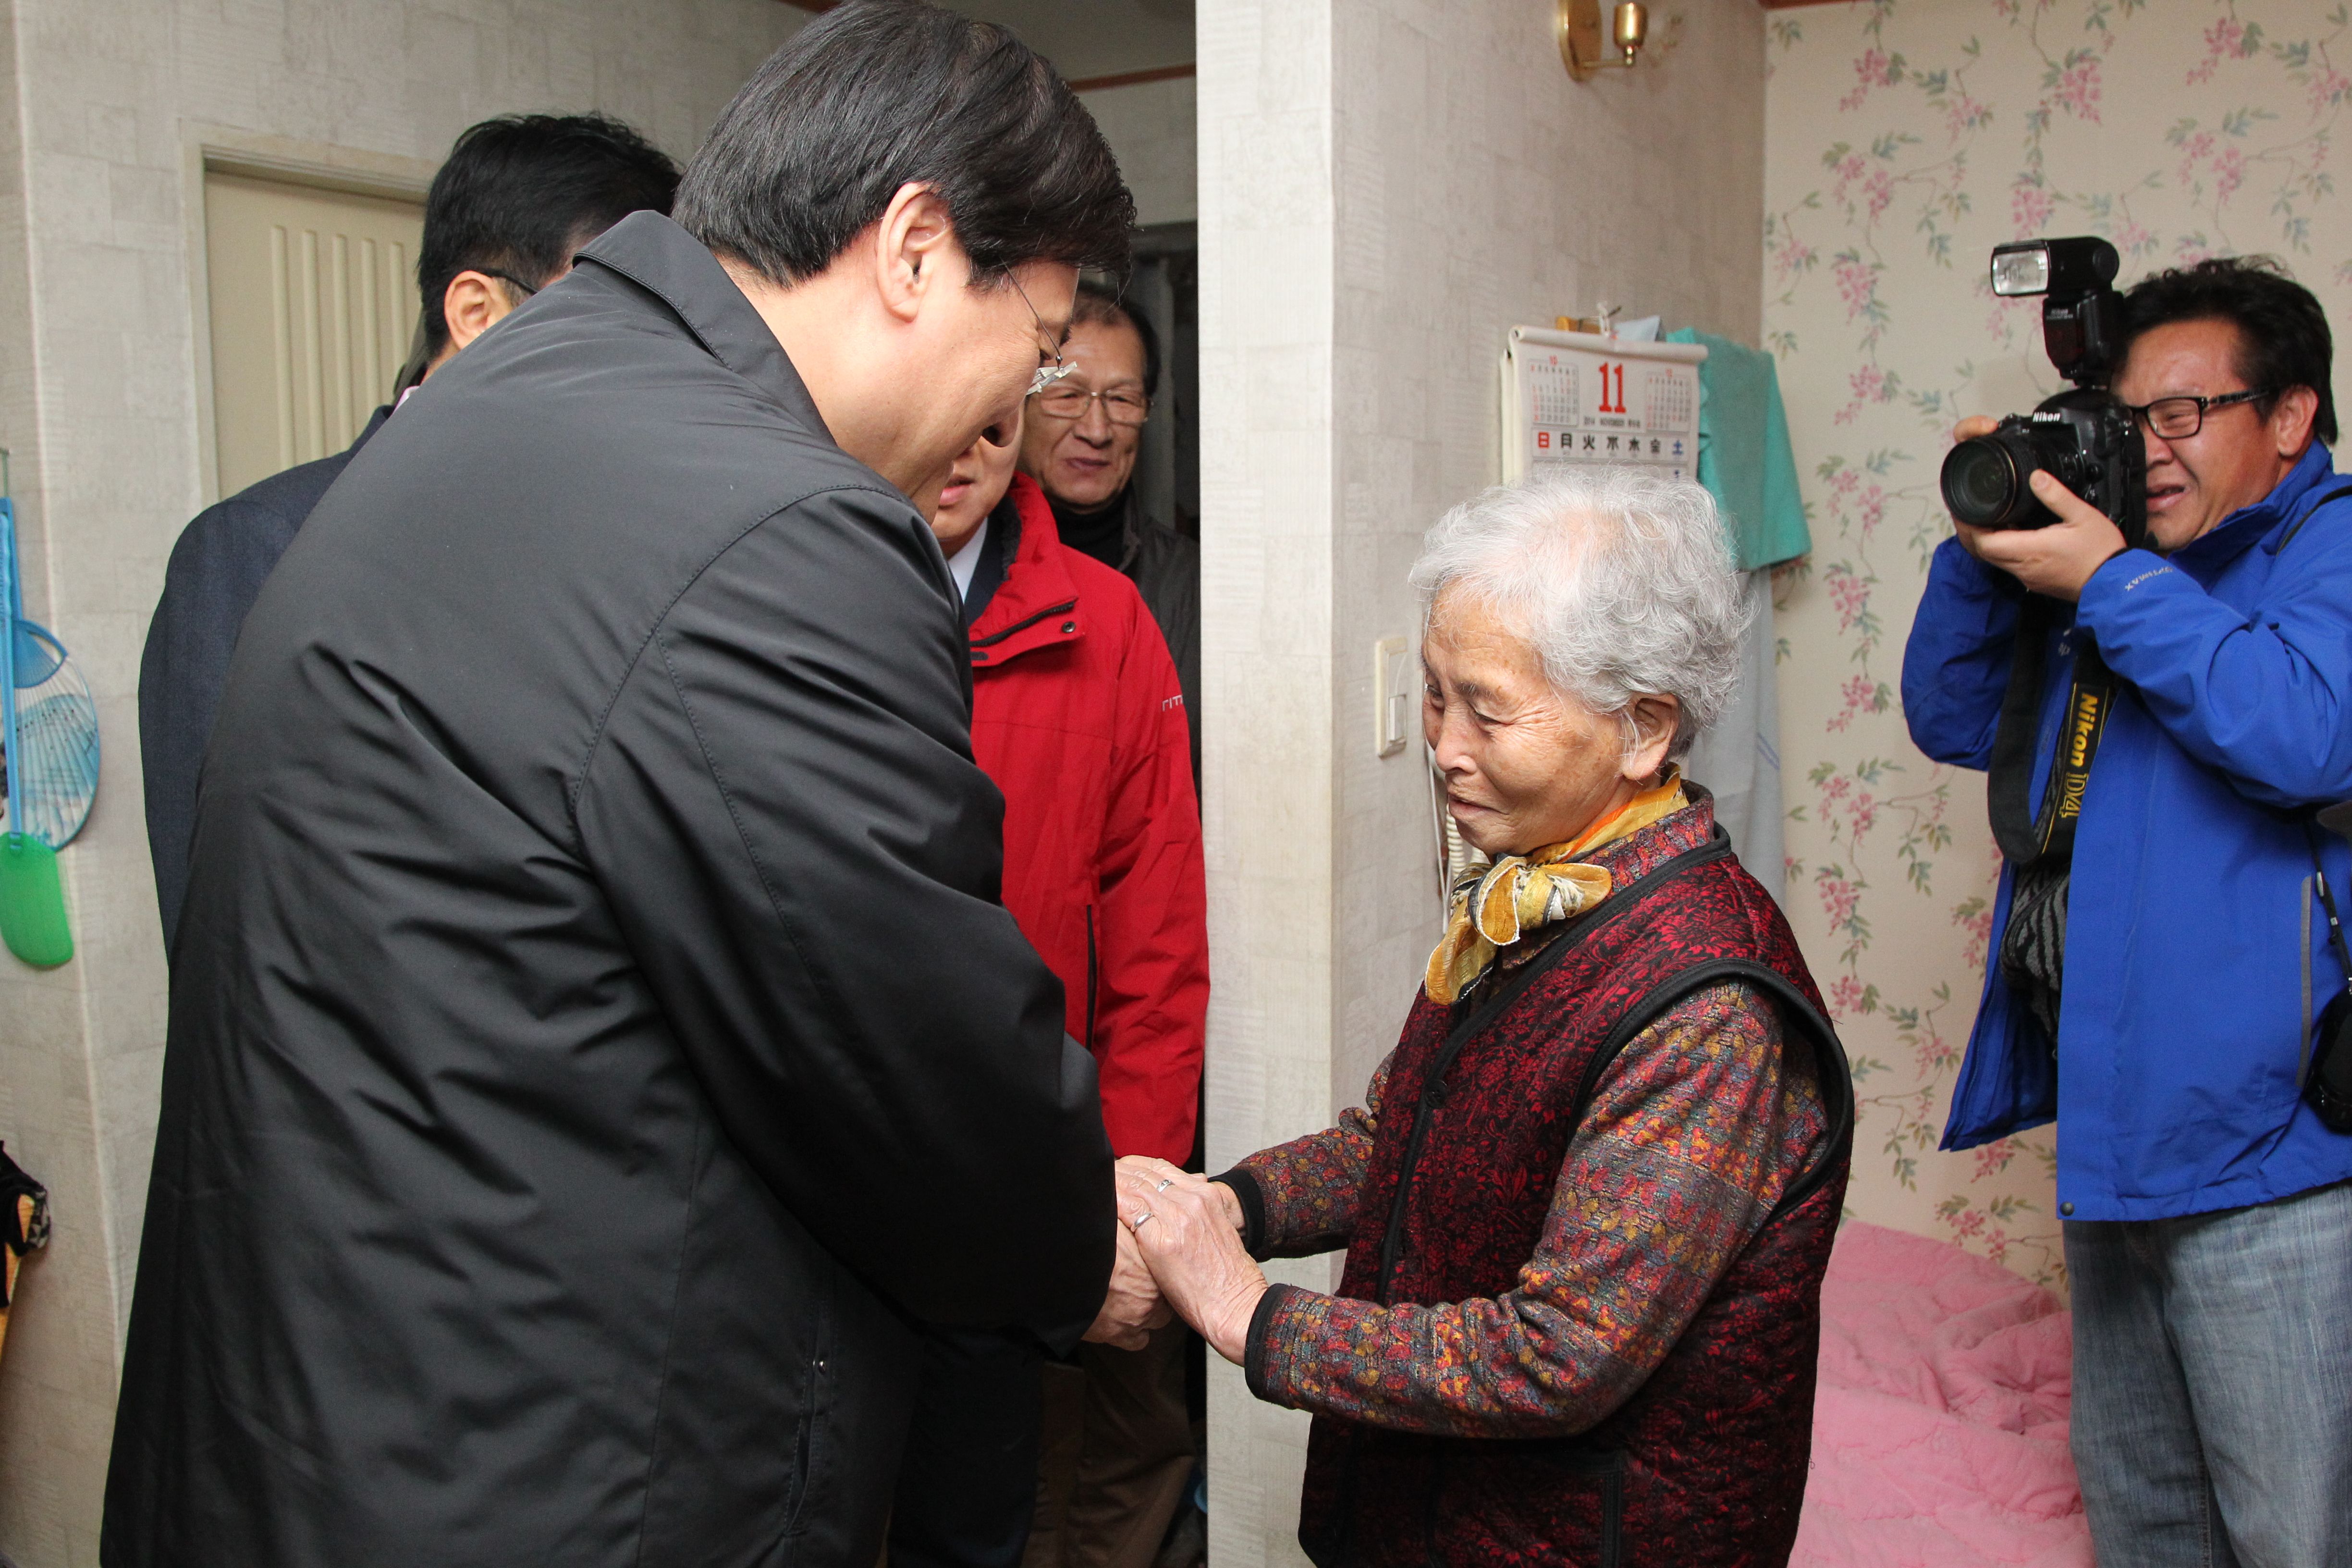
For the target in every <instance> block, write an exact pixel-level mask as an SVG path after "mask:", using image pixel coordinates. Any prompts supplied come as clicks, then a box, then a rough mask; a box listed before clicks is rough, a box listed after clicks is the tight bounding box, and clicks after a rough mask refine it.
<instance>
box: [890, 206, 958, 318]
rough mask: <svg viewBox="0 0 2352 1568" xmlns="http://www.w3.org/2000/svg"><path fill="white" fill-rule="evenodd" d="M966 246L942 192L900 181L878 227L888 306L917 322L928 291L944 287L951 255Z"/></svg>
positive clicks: (898, 316) (898, 313)
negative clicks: (959, 238)
mask: <svg viewBox="0 0 2352 1568" xmlns="http://www.w3.org/2000/svg"><path fill="white" fill-rule="evenodd" d="M961 248H962V247H961V246H959V245H958V244H957V243H956V237H955V226H954V225H952V224H951V223H950V222H949V221H948V205H947V203H945V202H943V201H941V200H940V197H939V194H938V193H937V192H935V191H933V190H932V189H931V187H930V186H929V185H925V184H915V183H914V182H911V181H910V182H908V184H903V185H900V186H899V187H898V195H894V196H892V197H891V198H890V205H888V206H887V207H884V208H883V209H882V216H881V217H880V218H879V219H878V220H877V222H876V223H875V226H874V268H875V276H874V283H875V288H876V290H877V292H878V293H879V294H880V295H881V298H882V308H883V309H884V310H887V311H889V312H890V314H891V315H893V316H895V317H897V318H898V320H899V321H913V320H914V319H915V315H916V312H917V311H919V310H921V309H922V304H923V297H924V295H925V294H926V293H928V292H929V291H930V290H932V289H936V288H940V287H943V286H944V284H945V282H946V271H947V268H945V267H944V265H943V264H944V263H945V261H946V259H947V258H948V257H950V256H951V255H957V254H960V253H961Z"/></svg>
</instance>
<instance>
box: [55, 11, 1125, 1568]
mask: <svg viewBox="0 0 2352 1568" xmlns="http://www.w3.org/2000/svg"><path fill="white" fill-rule="evenodd" d="M677 219H678V221H677V222H676V223H673V222H671V221H670V220H669V219H668V218H665V217H661V216H656V215H653V214H649V213H640V214H637V215H635V216H632V217H629V218H626V219H625V220H623V222H622V223H621V224H620V225H618V226H616V227H614V229H613V230H612V231H611V232H610V233H608V234H606V235H605V236H604V237H603V238H601V239H599V240H598V241H597V242H596V243H595V244H593V245H592V246H591V247H588V249H587V250H586V251H585V252H583V255H582V256H581V258H580V259H579V262H578V264H577V265H576V266H575V268H574V269H573V271H572V275H571V276H570V277H568V278H567V279H564V280H563V281H562V282H560V283H558V284H556V285H554V286H553V287H551V288H550V289H547V290H545V291H544V292H543V293H541V295H539V296H538V297H537V298H536V299H534V300H531V301H530V302H529V303H528V304H526V305H525V306H524V307H523V308H522V309H521V310H518V311H517V312H515V314H514V315H513V316H512V317H511V318H509V320H508V321H506V322H505V323H504V324H503V325H502V326H501V327H500V328H499V331H497V332H496V333H494V334H492V335H491V336H489V337H488V339H486V340H485V341H484V342H481V343H478V344H477V345H476V346H475V347H474V348H473V349H470V350H468V351H467V353H465V354H463V355H461V356H460V357H459V358H458V359H457V360H456V361H454V362H452V363H450V364H449V365H448V366H446V367H445V368H444V369H443V370H442V371H441V372H439V373H438V374H436V375H435V376H434V378H433V379H432V381H431V382H430V383H428V384H426V385H425V387H424V388H423V389H422V390H420V391H419V392H418V393H417V395H415V397H413V398H411V399H410V400H409V403H408V405H407V406H406V407H404V409H403V410H402V411H401V413H400V415H399V416H398V417H397V418H395V419H394V420H392V421H391V422H390V423H389V424H388V425H386V426H385V427H384V428H383V430H381V431H379V432H378V433H377V435H376V437H375V438H374V439H373V440H372V441H370V442H369V443H368V445H367V446H366V447H364V448H363V449H362V451H361V452H360V453H359V454H358V455H357V456H356V457H355V458H352V462H351V465H350V466H349V467H348V468H346V469H345V470H344V473H343V476H342V478H341V479H340V480H339V481H338V482H337V484H336V486H335V488H334V489H333V490H332V491H331V493H330V494H329V495H328V497H327V498H326V500H324V501H323V502H321V503H320V507H319V509H318V510H317V511H316V512H315V513H314V514H313V515H312V517H311V519H310V522H309V523H308V524H307V525H306V526H305V527H304V529H303V530H302V532H301V534H300V535H299V537H298V538H297V539H296V540H295V542H294V544H293V546H292V547H291V548H290V549H289V551H288V552H287V554H286V557H285V559H284V560H283V561H282V562H281V563H279V566H278V571H277V572H276V574H273V575H272V577H271V578H270V580H269V582H268V584H267V585H266V586H265V587H264V588H263V590H262V594H261V596H260V599H259V600H258V602H257V604H256V605H255V606H254V609H253V612H252V614H251V616H249V617H248V618H247V623H246V629H245V633H244V636H243V637H242V638H241V639H240V641H239V643H238V646H237V649H236V658H235V659H234V661H233V663H232V665H231V668H230V672H229V680H228V687H227V690H226V694H225V696H224V697H223V700H222V703H221V710H220V716H219V719H218V721H217V724H218V728H217V732H216V734H215V742H214V745H213V747H212V750H211V753H210V755H209V758H208V762H207V767H206V770H205V781H204V787H203V792H202V795H201V797H200V800H199V803H198V807H197V814H196V829H195V842H194V861H193V868H192V873H191V877H190V881H189V890H188V902H187V906H186V910H185V912H184V919H183V922H182V930H181V931H180V935H179V946H178V952H177V954H176V959H175V962H174V965H173V996H172V1023H171V1035H170V1040H169V1046H168V1048H167V1051H166V1054H165V1062H164V1070H163V1108H162V1116H161V1126H160V1130H159V1133H158V1138H157V1144H156V1151H155V1164H154V1175H153V1181H152V1188H151V1191H150V1194H149V1199H148V1207H147V1222H146V1231H145V1235H144V1237H143V1241H142V1250H141V1258H140V1271H139V1279H138V1287H137V1293H136V1296H135V1298H134V1302H133V1306H132V1312H131V1333H130V1341H129V1344H128V1347H127V1351H126V1354H125V1361H124V1368H123V1388H122V1396H121V1406H120V1409H119V1412H118V1415H117V1421H116V1427H115V1450H114V1460H113V1468H112V1471H111V1473H110V1476H109V1478H108V1490H107V1500H106V1524H105V1537H104V1541H103V1544H102V1548H101V1557H102V1560H103V1561H104V1562H105V1563H108V1564H110V1565H111V1568H145V1565H148V1564H163V1563H171V1564H219V1565H222V1568H228V1565H231V1564H234V1565H236V1568H278V1565H285V1568H293V1565H296V1564H300V1565H304V1568H309V1565H313V1564H321V1563H332V1564H336V1565H337V1568H378V1565H381V1568H393V1565H395V1564H397V1565H400V1568H408V1565H411V1564H415V1563H433V1564H436V1568H440V1565H450V1568H455V1565H481V1568H512V1565H513V1564H518V1563H563V1564H565V1565H566V1568H599V1565H611V1568H622V1565H624V1564H627V1565H635V1564H647V1565H651V1564H688V1563H691V1564H695V1565H697V1568H702V1565H730V1564H741V1565H744V1568H751V1565H753V1564H760V1565H768V1564H785V1563H825V1564H854V1565H856V1568H866V1564H870V1563H872V1562H873V1560H874V1556H875V1553H876V1551H877V1547H878V1545H879V1542H880V1537H881V1526H882V1522H883V1520H882V1516H883V1513H884V1511H885V1510H886V1508H887V1502H888V1499H889V1496H890V1491H891V1485H892V1479H893V1471H894V1468H895V1461H896V1453H897V1447H898V1442H899V1439H900V1435H901V1430H902V1428H903V1425H904V1421H905V1416H906V1410H907V1403H908V1385H909V1384H910V1382H911V1379H912V1375H913V1373H914V1372H915V1369H916V1363H917V1356H916V1354H915V1353H914V1347H915V1344H916V1339H915V1331H914V1328H913V1324H914V1323H915V1322H917V1321H936V1322H946V1323H971V1324H997V1325H1003V1326H1008V1327H1018V1328H1024V1329H1026V1330H1028V1331H1032V1332H1034V1333H1036V1334H1037V1335H1038V1336H1039V1337H1040V1339H1041V1340H1043V1341H1044V1342H1046V1343H1047V1344H1049V1345H1056V1346H1066V1345H1067V1344H1068V1343H1070V1342H1073V1341H1075V1340H1076V1338H1077V1337H1078V1336H1079V1335H1080V1334H1081V1332H1082V1331H1087V1332H1094V1333H1097V1334H1098V1335H1104V1336H1107V1337H1113V1338H1126V1339H1129V1341H1130V1342H1134V1341H1135V1340H1136V1339H1138V1338H1139V1330H1140V1326H1141V1324H1142V1322H1143V1321H1145V1314H1146V1311H1147V1310H1148V1307H1149V1300H1148V1295H1147V1293H1146V1292H1145V1291H1143V1290H1133V1291H1130V1290H1128V1289H1124V1288H1122V1289H1118V1290H1115V1291H1114V1292H1113V1293H1112V1295H1111V1297H1110V1299H1109V1300H1108V1301H1107V1300H1106V1287H1107V1285H1108V1283H1110V1282H1111V1281H1112V1279H1113V1262H1114V1247H1115V1243H1114V1231H1115V1225H1114V1217H1113V1207H1112V1204H1113V1190H1112V1184H1111V1170H1110V1157H1109V1150H1108V1145H1107V1143H1106V1142H1105V1139H1104V1136H1103V1131H1102V1123H1101V1120H1100V1113H1099V1111H1098V1110H1097V1100H1096V1091H1095V1084H1094V1073H1093V1069H1092V1065H1091V1063H1090V1061H1089V1059H1088V1058H1087V1054H1086V1052H1085V1051H1084V1050H1083V1049H1081V1048H1080V1047H1077V1046H1076V1044H1075V1043H1073V1042H1069V1041H1067V1040H1066V1037H1064V1035H1063V1030H1062V1017H1063V1002H1062V995H1061V990H1060V987H1059V985H1058V984H1057V983H1056V982H1055V979H1054V978H1053V975H1052V974H1051V973H1050V972H1049V971H1048V970H1047V969H1046V968H1045V964H1044V963H1042V962H1040V961H1039V959H1038V958H1037V957H1036V955H1035V954H1034V952H1032V951H1031V949H1030V947H1029V945H1028V944H1027V943H1026V942H1024V941H1023V940H1022V937H1021V935H1020V932H1019V931H1018V930H1017V929H1016V927H1015V926H1014V924H1013V920H1012V917H1011V916H1009V915H1008V914H1006V912H1005V911H1004V910H1003V907H1002V906H1001V905H1000V904H999V902H998V900H997V884H998V876H999V861H1000V848H999V827H998V825H999V819H1000V816H1001V811H1002V802H1001V799H1000V797H999V796H998V795H997V793H996V792H995V790H994V789H993V788H992V786H991V785H990V784H989V783H988V781H987V779H986V777H985V776H984V775H983V774H982V773H981V772H980V770H979V769H978V768H977V767H975V766H974V765H973V763H972V761H971V745H970V740H969V736H968V733H967V724H968V719H967V714H968V710H967V706H966V695H965V693H966V684H965V682H966V679H967V668H968V667H967V664H966V660H965V647H964V643H963V635H962V627H961V620H960V617H959V616H958V613H957V606H956V602H955V597H954V594H953V589H952V584H951V581H950V576H949V574H948V570H947V566H946V563H945V562H944V561H943V560H942V558H941V557H940V552H939V548H938V545H937V543H936V542H934V540H933V538H932V536H931V532H930V531H929V528H928V527H927V526H926V525H925V523H924V521H923V518H922V515H921V513H920V512H919V510H918V508H917V506H916V505H915V504H913V503H912V502H911V501H910V500H909V497H910V495H916V494H917V493H918V492H919V491H921V490H923V489H929V488H935V487H936V485H937V482H938V477H939V476H940V475H941V474H943V473H944V472H945V471H946V469H947V468H948V464H949V459H950V458H952V457H953V456H954V454H955V453H956V452H958V451H960V450H961V449H962V448H963V447H965V446H967V445H969V444H970V443H971V441H972V440H973V439H974V438H975V437H976V436H977V435H978V434H979V433H980V432H981V431H982V430H983V429H986V428H989V427H990V426H992V425H994V424H996V423H997V422H999V421H1007V422H1009V420H1010V418H1011V416H1012V415H1013V412H1014V411H1015V410H1016V409H1017V407H1018V406H1019V404H1020V400H1021V398H1022V397H1023V395H1024V393H1025V392H1026V390H1027V389H1028V388H1029V387H1030V386H1031V385H1032V384H1034V380H1035V378H1036V377H1037V375H1038V374H1041V371H1043V370H1045V369H1046V368H1048V367H1049V366H1050V362H1051V359H1052V356H1053V354H1054V353H1055V352H1056V348H1057V341H1058V337H1059V334H1060V332H1061V331H1063V330H1065V329H1066V323H1067V320H1068V314H1069V309H1070V300H1071V296H1072V292H1073V290H1074V288H1075V284H1076V268H1078V267H1079V266H1082V265H1084V266H1106V267H1111V268H1117V267H1118V266H1119V265H1121V264H1122V262H1123V260H1124V257H1125V247H1126V235H1127V231H1128V228H1129V225H1130V222H1131V219H1132V206H1131V203H1130V201H1129V197H1128V195H1127V191H1126V189H1125V187H1124V185H1123V184H1121V183H1120V181H1119V177H1118V169H1117V166H1116V164H1115V163H1114V162H1113V160H1112V157H1111V154H1110V152H1109V149H1108V147H1107V146H1106V145H1105V144H1104V142H1103V140H1102V138H1101V136H1100V134H1099V133H1098V132H1097V131H1096V129H1095V127H1094V125H1093V122H1092V121H1091V120H1089V119H1088V117H1087V113H1086V111H1085V110H1084V109H1083V108H1082V107H1081V106H1080V104H1079V102H1078V100H1077V99H1076V96H1075V95H1073V94H1072V93H1071V92H1070V91H1069V89H1068V88H1067V87H1066V86H1065V85H1064V84H1063V83H1062V82H1061V80H1060V79H1058V78H1057V77H1055V75H1054V74H1053V72H1052V70H1051V68H1049V67H1047V66H1046V65H1045V63H1044V62H1043V61H1041V60H1039V59H1038V58H1036V57H1035V56H1034V55H1033V54H1032V53H1030V51H1029V50H1028V49H1027V48H1025V47H1023V46H1022V45H1021V44H1020V43H1019V42H1018V41H1017V40H1015V39H1014V38H1013V37H1012V35H1011V34H1009V33H1007V32H1005V31H1003V29H1001V28H998V27H995V26H990V25H987V24H982V23H975V22H970V21H966V20H964V19H962V18H961V17H958V16H954V15H952V14H951V13H948V12H945V11H942V10H939V9H937V8H935V7H932V6H929V5H920V4H914V3H911V0H852V3H851V4H849V5H844V6H841V7H839V8H837V9H836V10H835V11H833V12H832V13H830V14H829V15H827V16H824V17H823V18H821V19H819V20H817V21H816V22H814V23H812V24H811V25H810V26H808V27H806V28H804V29H803V31H802V32H801V33H799V34H798V35H797V36H795V37H794V38H793V40H792V41H791V42H790V43H788V44H787V45H786V46H785V47H783V48H782V49H781V50H780V51H778V53H777V54H776V55H775V56H774V57H773V58H771V59H770V60H769V61H768V62H767V63H766V64H765V65H764V66H762V67H761V69H760V70H759V72H758V73H757V74H756V75H755V76H754V77H753V78H752V79H751V82H750V83H749V84H748V85H747V86H746V87H745V88H744V89H743V91H742V92H741V93H740V95H739V96H738V97H737V99H736V100H735V102H734V103H733V104H732V105H730V107H729V109H728V110H726V112H725V113H724V114H723V115H722V117H721V119H720V121H719V125H718V127H717V128H716V129H715V130H714V131H713V132H712V133H711V137H710V140H709V142H707V143H706V144H705V146H704V149H703V151H702V153H700V154H699V156H698V158H697V160H696V161H695V163H694V165H693V166H692V167H691V168H690V169H688V173H687V175H686V179H685V182H684V184H682V185H681V186H680V188H679V193H678V200H677ZM1121 1278H1122V1279H1124V1278H1128V1277H1127V1276H1122V1277H1121ZM1098 1312H1099V1316H1098V1315H1097V1314H1098ZM1090 1323H1091V1324H1092V1325H1093V1326H1092V1327H1091V1328H1089V1325H1090Z"/></svg>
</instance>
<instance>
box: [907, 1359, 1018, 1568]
mask: <svg viewBox="0 0 2352 1568" xmlns="http://www.w3.org/2000/svg"><path fill="white" fill-rule="evenodd" d="M1044 1361H1045V1353H1044V1352H1043V1351H1042V1350H1041V1349H1039V1347H1038V1345H1037V1342H1036V1341H1035V1340H1034V1339H1032V1338H1030V1337H1029V1336H1028V1335H1026V1334H1018V1333H1012V1332H1006V1331H997V1330H992V1329H947V1328H931V1329H929V1330H927V1331H925V1334H924V1341H923V1371H922V1377H921V1381H920V1385H919V1389H918V1392H917V1394H916V1396H915V1414H914V1419H913V1422H912V1423H911V1425H910V1426H909V1427H908V1433H907V1447H906V1451H905V1454H904V1456H903V1457H902V1458H900V1460H899V1462H898V1492H897V1497H896V1500H895V1501H894V1502H893V1503H892V1505H891V1510H890V1568H1019V1564H1020V1562H1021V1553H1022V1550H1023V1548H1024V1547H1025V1546H1026V1545H1027V1544H1028V1542H1029V1519H1030V1515H1031V1514H1032V1513H1033V1512H1034V1510H1035V1509H1036V1507H1037V1421H1038V1384H1037V1376H1038V1369H1039V1367H1040V1366H1041V1365H1042V1364H1043V1363H1044Z"/></svg>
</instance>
